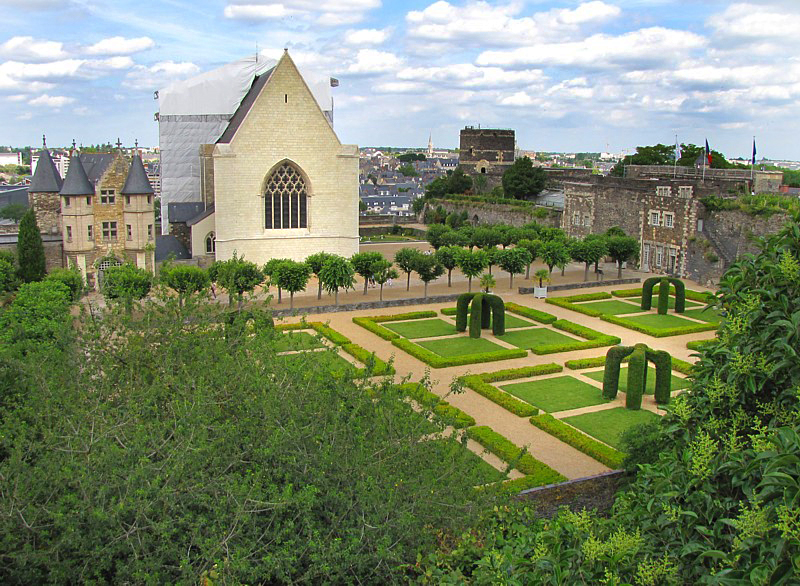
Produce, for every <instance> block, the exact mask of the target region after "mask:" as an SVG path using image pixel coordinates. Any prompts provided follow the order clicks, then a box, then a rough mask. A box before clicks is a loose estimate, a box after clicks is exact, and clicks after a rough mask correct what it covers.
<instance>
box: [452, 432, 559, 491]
mask: <svg viewBox="0 0 800 586" xmlns="http://www.w3.org/2000/svg"><path fill="white" fill-rule="evenodd" d="M466 433H467V437H468V438H470V439H472V440H475V441H476V442H478V443H479V444H481V445H482V446H483V447H484V448H486V449H487V450H489V451H490V452H492V453H493V454H494V455H495V456H497V457H498V458H500V459H501V460H503V461H504V462H506V463H507V464H509V465H512V466H513V467H514V468H516V469H517V470H519V471H520V472H522V473H523V474H525V475H527V476H533V477H534V478H535V479H536V481H537V482H539V483H540V484H553V483H556V482H563V481H565V480H566V478H565V477H564V476H562V475H561V474H559V473H558V472H556V471H555V470H553V469H552V468H550V466H547V465H546V464H543V463H542V462H540V461H539V460H537V459H536V458H534V457H533V456H531V455H530V454H529V453H527V451H526V450H524V449H522V448H520V447H518V446H516V445H514V444H513V443H512V442H510V441H509V440H507V439H506V438H505V437H503V436H502V435H500V434H499V433H497V432H496V431H494V430H493V429H492V428H490V427H487V426H485V425H480V426H476V427H470V428H468V429H467V431H466Z"/></svg>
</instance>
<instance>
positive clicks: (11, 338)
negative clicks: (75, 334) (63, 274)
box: [0, 280, 72, 383]
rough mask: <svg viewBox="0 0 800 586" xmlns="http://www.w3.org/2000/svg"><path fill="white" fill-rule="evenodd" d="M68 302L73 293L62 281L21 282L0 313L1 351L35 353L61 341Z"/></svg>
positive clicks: (63, 336)
mask: <svg viewBox="0 0 800 586" xmlns="http://www.w3.org/2000/svg"><path fill="white" fill-rule="evenodd" d="M71 302H72V292H71V291H70V289H69V287H67V286H66V285H65V284H64V283H62V282H61V281H58V280H50V281H34V282H31V283H23V284H22V285H20V287H19V289H18V290H17V293H16V295H15V296H14V301H13V302H12V303H11V305H10V306H8V308H7V309H5V310H4V311H3V312H2V313H0V348H2V347H3V346H17V347H19V348H23V347H25V351H34V350H36V349H37V347H44V346H45V345H49V344H51V343H55V342H60V341H62V339H63V338H65V336H66V334H67V333H68V326H69V323H70V315H69V307H70V305H71ZM43 365H44V363H43V364H40V365H38V367H39V368H41V367H42V366H43ZM15 368H18V366H15ZM0 383H2V378H0Z"/></svg>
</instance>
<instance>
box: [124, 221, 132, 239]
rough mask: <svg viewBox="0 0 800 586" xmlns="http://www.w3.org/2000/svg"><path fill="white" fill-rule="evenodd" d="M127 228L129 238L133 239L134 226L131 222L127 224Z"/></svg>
mask: <svg viewBox="0 0 800 586" xmlns="http://www.w3.org/2000/svg"><path fill="white" fill-rule="evenodd" d="M125 230H126V232H127V234H128V240H133V227H132V226H131V225H130V224H125Z"/></svg>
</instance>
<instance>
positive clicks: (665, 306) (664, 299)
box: [642, 279, 678, 315]
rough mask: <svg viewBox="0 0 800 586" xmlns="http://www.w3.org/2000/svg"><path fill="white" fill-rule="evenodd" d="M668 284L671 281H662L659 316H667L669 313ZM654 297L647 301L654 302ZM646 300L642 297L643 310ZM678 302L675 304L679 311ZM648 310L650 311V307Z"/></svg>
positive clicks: (659, 295)
mask: <svg viewBox="0 0 800 586" xmlns="http://www.w3.org/2000/svg"><path fill="white" fill-rule="evenodd" d="M667 283H669V281H668V280H667V279H661V289H660V290H659V292H658V313H659V315H667V311H668V310H669V288H668V287H667ZM652 300H653V298H652V296H651V297H650V299H649V300H647V301H652ZM644 302H645V298H644V297H642V308H644ZM677 306H678V300H676V302H675V307H676V311H677ZM647 309H650V308H649V307H648V308H647Z"/></svg>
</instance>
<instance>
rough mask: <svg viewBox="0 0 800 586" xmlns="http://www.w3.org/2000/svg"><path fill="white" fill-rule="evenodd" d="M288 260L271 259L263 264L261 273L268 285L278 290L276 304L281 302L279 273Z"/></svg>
mask: <svg viewBox="0 0 800 586" xmlns="http://www.w3.org/2000/svg"><path fill="white" fill-rule="evenodd" d="M290 260H291V259H288V258H271V259H269V260H268V261H267V262H266V263H265V264H264V269H263V271H262V272H263V273H264V275H265V276H266V277H268V278H269V285H274V286H275V287H276V288H277V289H278V303H280V302H281V299H282V293H283V287H281V286H280V284H279V281H280V272H281V269H282V268H283V265H284V264H286V263H287V262H289V261H290Z"/></svg>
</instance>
